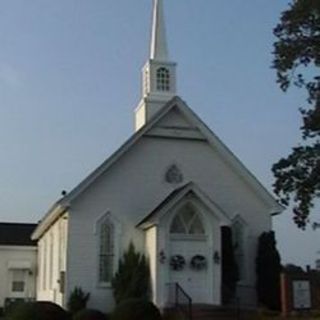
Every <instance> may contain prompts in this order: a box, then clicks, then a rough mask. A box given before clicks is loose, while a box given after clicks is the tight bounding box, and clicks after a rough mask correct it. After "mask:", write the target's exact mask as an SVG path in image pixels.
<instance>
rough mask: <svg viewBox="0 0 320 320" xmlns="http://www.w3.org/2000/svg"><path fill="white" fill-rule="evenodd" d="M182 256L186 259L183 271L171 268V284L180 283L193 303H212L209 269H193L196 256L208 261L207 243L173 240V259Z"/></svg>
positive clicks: (202, 241) (203, 241)
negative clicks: (210, 299) (192, 265)
mask: <svg viewBox="0 0 320 320" xmlns="http://www.w3.org/2000/svg"><path fill="white" fill-rule="evenodd" d="M175 255H181V256H182V257H183V258H184V259H185V262H186V263H185V265H184V268H183V269H182V270H174V269H173V268H172V267H170V266H169V267H170V282H171V283H174V282H176V283H178V284H179V285H180V286H181V287H182V289H183V290H184V291H185V292H186V293H187V294H188V295H189V296H190V297H191V298H192V302H193V303H210V301H209V296H210V290H209V283H210V280H209V279H208V267H206V268H203V269H201V270H195V269H194V268H192V267H191V259H192V258H193V257H194V256H196V255H202V256H204V257H206V260H207V261H208V258H207V257H208V250H207V242H206V241H205V240H186V239H181V240H180V239H171V257H173V256H175Z"/></svg>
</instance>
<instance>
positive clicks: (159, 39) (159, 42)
mask: <svg viewBox="0 0 320 320" xmlns="http://www.w3.org/2000/svg"><path fill="white" fill-rule="evenodd" d="M150 59H153V60H158V61H167V60H168V49H167V38H166V28H165V23H164V14H163V3H162V0H154V8H153V24H152V38H151V50H150Z"/></svg>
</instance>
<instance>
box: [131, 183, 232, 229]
mask: <svg viewBox="0 0 320 320" xmlns="http://www.w3.org/2000/svg"><path fill="white" fill-rule="evenodd" d="M190 194H192V195H193V196H195V197H196V198H198V199H200V200H201V202H202V203H204V204H205V205H206V206H207V207H208V208H210V209H211V210H212V212H213V213H214V214H215V215H217V216H218V217H219V218H220V220H221V222H223V223H227V224H229V223H230V222H231V219H230V217H228V215H227V213H226V212H224V211H223V210H222V208H221V207H220V206H219V205H218V204H217V203H215V202H213V200H212V199H210V198H209V196H208V195H207V194H205V193H204V192H203V191H202V190H201V189H200V188H199V187H198V186H197V185H196V184H195V183H194V182H189V183H187V184H185V185H184V186H182V187H179V188H177V189H175V190H173V191H172V192H171V193H170V194H169V195H168V196H167V197H166V198H165V199H164V200H163V201H161V202H160V203H159V204H158V205H157V206H156V207H155V208H154V209H153V210H152V211H151V212H150V213H149V214H148V215H147V216H146V217H145V218H144V219H142V220H141V221H140V222H139V223H138V224H137V227H141V228H143V229H145V228H149V227H150V226H152V225H154V224H156V223H157V221H158V219H159V217H161V216H162V215H163V214H165V213H166V212H167V211H168V210H170V208H172V207H173V206H174V205H175V204H176V203H178V202H179V201H180V200H181V199H183V198H184V197H186V196H188V195H190Z"/></svg>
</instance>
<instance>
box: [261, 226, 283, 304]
mask: <svg viewBox="0 0 320 320" xmlns="http://www.w3.org/2000/svg"><path fill="white" fill-rule="evenodd" d="M281 269H282V267H281V262H280V255H279V252H278V250H277V247H276V240H275V235H274V232H273V231H269V232H263V233H262V234H261V236H260V237H259V243H258V253H257V258H256V272H257V294H258V301H259V302H260V303H261V304H262V305H263V306H265V307H267V308H269V309H271V310H280V304H281V303H280V273H281Z"/></svg>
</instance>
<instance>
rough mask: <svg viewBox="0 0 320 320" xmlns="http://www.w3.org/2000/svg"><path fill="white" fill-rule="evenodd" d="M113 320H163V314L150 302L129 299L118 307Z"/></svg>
mask: <svg viewBox="0 0 320 320" xmlns="http://www.w3.org/2000/svg"><path fill="white" fill-rule="evenodd" d="M111 320H161V314H160V311H159V309H158V308H157V307H156V306H155V305H154V304H153V303H152V302H150V301H147V300H144V299H128V300H126V301H123V302H121V303H120V304H119V305H117V307H116V308H115V310H114V312H113V314H112V317H111Z"/></svg>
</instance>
